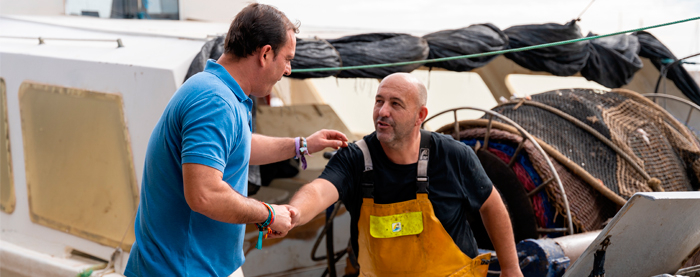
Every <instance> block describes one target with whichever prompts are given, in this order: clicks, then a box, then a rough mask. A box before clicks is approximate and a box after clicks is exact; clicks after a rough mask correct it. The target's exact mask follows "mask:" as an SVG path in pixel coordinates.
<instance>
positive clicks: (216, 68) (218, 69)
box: [204, 59, 250, 102]
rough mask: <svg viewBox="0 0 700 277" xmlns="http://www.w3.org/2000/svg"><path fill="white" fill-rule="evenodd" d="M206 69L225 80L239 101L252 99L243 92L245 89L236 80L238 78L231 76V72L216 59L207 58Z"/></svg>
mask: <svg viewBox="0 0 700 277" xmlns="http://www.w3.org/2000/svg"><path fill="white" fill-rule="evenodd" d="M204 71H206V72H209V73H211V74H214V75H215V76H216V77H219V79H220V80H221V81H223V82H224V84H226V86H228V88H229V89H231V91H232V92H233V94H234V95H236V98H238V101H240V102H245V101H246V100H250V98H249V97H248V96H247V95H245V93H244V92H243V89H241V86H239V85H238V82H236V80H235V79H233V77H231V74H229V73H228V71H226V68H224V67H223V66H222V65H220V64H218V63H216V60H213V59H209V60H207V65H206V67H204Z"/></svg>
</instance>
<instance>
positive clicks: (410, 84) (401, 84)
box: [377, 72, 428, 109]
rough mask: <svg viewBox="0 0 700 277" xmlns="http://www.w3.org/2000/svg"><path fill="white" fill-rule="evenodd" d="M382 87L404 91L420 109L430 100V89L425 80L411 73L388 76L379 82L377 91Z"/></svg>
mask: <svg viewBox="0 0 700 277" xmlns="http://www.w3.org/2000/svg"><path fill="white" fill-rule="evenodd" d="M382 88H394V89H398V90H400V91H402V92H404V93H405V95H406V96H407V98H408V99H410V101H413V103H415V104H416V106H417V108H419V109H420V107H423V106H425V104H426V103H427V101H428V90H427V89H426V88H425V85H423V82H421V81H420V80H418V78H416V77H415V76H413V75H411V74H409V73H403V72H400V73H394V74H391V75H389V76H386V77H385V78H384V79H383V80H382V82H381V83H379V89H377V91H381V90H382ZM408 99H407V100H408Z"/></svg>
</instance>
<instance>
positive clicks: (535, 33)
mask: <svg viewBox="0 0 700 277" xmlns="http://www.w3.org/2000/svg"><path fill="white" fill-rule="evenodd" d="M503 32H504V33H505V34H506V35H508V38H509V40H510V42H509V46H510V47H509V48H520V47H527V46H533V45H540V44H545V43H552V42H559V41H565V40H571V39H577V38H581V37H582V36H581V31H580V29H579V27H578V25H577V24H576V21H571V22H569V23H567V24H564V25H561V24H557V23H547V24H537V25H520V26H513V27H510V28H508V29H505V30H504V31H503ZM587 47H588V42H586V41H580V42H575V43H570V44H564V45H559V46H552V47H545V48H539V49H534V50H528V51H523V52H513V53H507V54H505V56H506V58H509V59H511V60H513V61H514V62H515V63H517V64H518V65H520V66H522V67H524V68H527V69H529V70H532V71H545V72H549V73H551V74H553V75H556V76H571V75H574V74H576V73H577V72H579V71H581V69H582V68H583V67H584V66H585V65H586V61H587V60H588V55H589V52H588V49H587Z"/></svg>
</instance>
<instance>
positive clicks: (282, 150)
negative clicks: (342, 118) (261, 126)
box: [250, 130, 348, 165]
mask: <svg viewBox="0 0 700 277" xmlns="http://www.w3.org/2000/svg"><path fill="white" fill-rule="evenodd" d="M347 141H348V138H347V137H346V136H345V135H344V134H343V133H341V132H338V131H335V130H320V131H318V132H316V133H313V134H312V135H310V136H309V137H308V138H306V142H307V146H308V148H309V153H316V152H318V151H321V150H323V149H325V148H326V147H331V148H334V149H338V148H339V147H347V146H348V144H347ZM294 156H296V145H295V144H294V138H277V137H268V136H263V135H260V134H253V137H252V139H251V146H250V164H252V165H261V164H269V163H274V162H279V161H283V160H286V159H289V158H292V157H294Z"/></svg>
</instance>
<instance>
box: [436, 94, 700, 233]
mask: <svg viewBox="0 0 700 277" xmlns="http://www.w3.org/2000/svg"><path fill="white" fill-rule="evenodd" d="M542 104H544V105H542ZM493 110H494V111H496V112H498V113H500V114H503V115H505V116H506V117H508V118H510V119H512V120H513V121H515V122H516V123H518V124H519V125H520V126H522V127H523V128H524V129H525V130H527V131H528V132H529V133H530V134H532V135H533V136H534V137H535V138H537V139H538V142H539V143H540V145H541V146H542V147H543V148H544V149H545V151H546V152H547V154H548V155H549V156H550V157H551V158H552V159H550V160H551V161H552V163H553V164H554V167H555V168H556V170H557V173H558V174H559V176H560V178H561V180H562V184H563V186H564V190H565V192H566V196H567V198H568V201H569V204H570V208H571V213H572V221H573V222H574V224H575V226H576V229H577V230H578V231H590V230H597V229H600V228H601V227H602V224H603V223H604V222H605V221H606V220H607V219H608V218H610V217H612V216H613V215H614V214H615V213H616V212H617V209H618V207H619V206H620V205H621V203H624V201H626V200H627V199H629V198H630V197H631V196H632V195H633V194H634V193H636V192H649V191H688V190H697V189H698V188H700V183H699V182H698V180H699V179H700V178H699V177H700V147H699V145H700V144H699V143H698V140H697V138H696V137H695V136H694V135H692V134H691V133H690V132H689V131H688V130H687V129H686V128H685V127H684V126H682V125H681V124H680V123H678V121H677V120H675V119H674V118H673V117H671V116H670V115H669V114H668V113H667V112H666V111H664V110H663V109H662V108H661V107H659V106H657V105H655V104H654V103H653V102H651V101H650V100H648V99H646V98H644V97H641V96H639V95H638V94H636V93H634V92H631V91H627V90H613V91H601V90H592V89H562V90H555V91H550V92H545V93H541V94H537V95H534V96H532V100H527V101H526V100H522V101H517V102H509V103H506V104H502V105H499V106H497V107H496V108H494V109H493ZM557 111H560V112H563V113H564V114H566V115H568V116H569V117H571V118H573V120H569V119H567V118H566V116H565V115H559V114H557V113H556V112H557ZM497 121H498V120H497V119H494V122H495V123H496V124H494V125H493V127H492V128H491V131H490V135H489V136H490V138H489V146H488V150H489V151H493V149H496V150H498V151H502V152H504V153H506V154H508V153H511V154H509V155H507V156H506V157H504V158H503V159H504V160H505V162H508V160H510V156H511V155H512V153H513V152H514V151H513V150H514V149H516V148H517V146H518V143H519V142H520V141H521V140H522V137H521V135H520V134H519V133H518V132H517V131H516V130H515V129H514V128H511V127H509V126H507V125H505V124H497V123H499V122H497ZM574 121H578V124H581V125H585V126H588V127H590V129H592V130H594V131H593V132H594V133H597V134H593V133H592V132H591V131H587V130H586V129H584V128H582V127H580V126H577V125H576V123H575V122H574ZM487 122H488V120H487V116H485V117H484V118H483V119H479V120H467V121H462V122H460V130H462V131H461V132H460V134H459V136H460V139H461V140H462V141H464V142H465V143H467V144H470V145H472V146H477V145H479V144H480V143H481V144H483V141H484V137H485V134H486V125H487ZM499 126H500V127H499ZM438 131H439V132H444V133H452V126H451V125H447V126H445V127H443V128H441V129H439V130H438ZM604 140H607V141H609V143H610V145H608V144H606V143H604ZM477 141H478V143H477ZM504 148H506V149H512V150H508V151H503V149H504ZM521 155H522V156H523V158H521V159H527V161H529V162H530V163H531V167H532V168H533V169H534V171H535V172H536V173H537V175H539V178H533V177H532V176H528V175H527V174H519V175H518V178H519V179H520V181H521V183H523V184H526V183H534V185H535V187H537V186H539V185H541V184H542V182H543V180H547V179H549V178H550V177H551V176H552V174H551V173H550V172H549V167H547V165H546V161H545V160H544V157H542V155H541V154H540V153H539V152H537V151H535V149H534V147H533V146H532V145H530V144H529V143H526V144H525V145H524V148H523V151H522V152H521ZM625 156H627V158H625ZM506 159H507V160H506ZM516 161H517V162H516V164H523V165H524V163H522V162H521V161H519V160H516ZM524 166H527V165H524ZM516 167H517V165H516V166H514V168H516ZM525 178H529V179H530V180H522V179H525ZM526 190H527V191H531V190H532V188H528V187H526ZM544 191H545V192H546V197H545V198H546V199H545V200H546V201H539V200H538V199H536V198H532V199H531V200H532V202H533V208H534V209H535V211H536V214H537V217H538V224H539V225H540V227H548V228H551V227H563V226H564V221H563V220H561V221H558V220H557V217H559V216H561V215H563V214H565V213H564V205H563V199H562V197H561V195H562V194H561V191H559V188H558V187H557V186H556V185H549V186H547V187H546V189H545V190H544ZM540 196H542V197H544V194H543V193H540ZM538 206H541V207H538ZM548 206H549V207H548ZM540 211H545V212H544V213H542V212H540Z"/></svg>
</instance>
